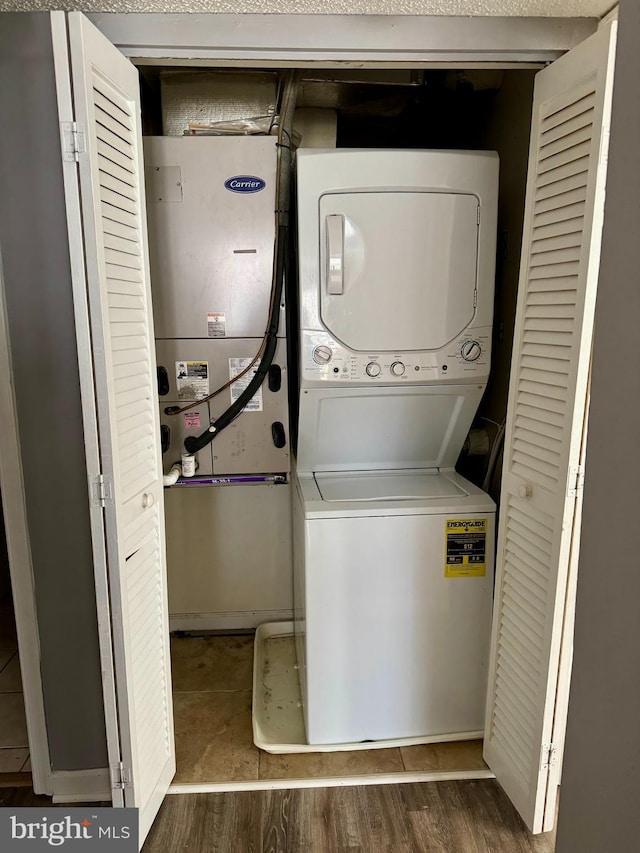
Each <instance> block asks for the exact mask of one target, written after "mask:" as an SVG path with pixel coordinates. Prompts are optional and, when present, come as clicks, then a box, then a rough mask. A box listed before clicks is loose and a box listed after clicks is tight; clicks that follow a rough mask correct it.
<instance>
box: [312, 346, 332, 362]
mask: <svg viewBox="0 0 640 853" xmlns="http://www.w3.org/2000/svg"><path fill="white" fill-rule="evenodd" d="M331 355H332V353H331V348H330V347H325V346H319V347H316V348H315V349H314V351H313V360H314V361H315V363H316V364H329V362H330V361H331Z"/></svg>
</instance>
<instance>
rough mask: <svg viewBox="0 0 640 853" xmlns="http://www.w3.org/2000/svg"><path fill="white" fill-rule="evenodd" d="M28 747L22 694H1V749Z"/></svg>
mask: <svg viewBox="0 0 640 853" xmlns="http://www.w3.org/2000/svg"><path fill="white" fill-rule="evenodd" d="M28 746H29V740H28V738H27V723H26V720H25V716H24V700H23V698H22V693H0V748H3V747H11V748H13V749H16V748H19V747H28Z"/></svg>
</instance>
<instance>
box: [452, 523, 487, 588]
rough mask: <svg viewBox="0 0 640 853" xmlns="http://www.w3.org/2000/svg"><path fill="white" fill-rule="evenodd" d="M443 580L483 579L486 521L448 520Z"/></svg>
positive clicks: (485, 551) (485, 571)
mask: <svg viewBox="0 0 640 853" xmlns="http://www.w3.org/2000/svg"><path fill="white" fill-rule="evenodd" d="M446 525H447V526H446V530H445V556H444V559H445V563H444V576H445V578H483V577H485V575H486V574H487V526H488V522H487V519H486V518H448V519H447V522H446Z"/></svg>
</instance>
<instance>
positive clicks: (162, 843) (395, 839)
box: [0, 779, 555, 853]
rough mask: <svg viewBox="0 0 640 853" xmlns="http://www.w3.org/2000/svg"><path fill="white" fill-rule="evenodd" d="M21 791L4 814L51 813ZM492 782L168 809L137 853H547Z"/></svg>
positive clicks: (229, 800)
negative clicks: (22, 810) (23, 810)
mask: <svg viewBox="0 0 640 853" xmlns="http://www.w3.org/2000/svg"><path fill="white" fill-rule="evenodd" d="M50 804H51V801H50V800H49V799H48V798H47V797H36V796H35V795H34V794H33V792H32V791H31V790H29V789H27V788H5V789H2V790H0V807H3V806H5V807H6V806H8V807H11V806H37V805H50ZM554 846H555V838H554V834H553V833H547V834H545V835H538V836H532V835H530V834H529V832H528V831H527V829H526V828H525V827H524V826H523V824H522V821H521V820H520V818H519V817H518V815H517V814H516V812H515V810H514V808H513V806H512V805H511V803H510V802H509V800H508V799H507V797H506V796H505V794H504V793H503V792H502V789H501V788H500V786H499V785H498V784H497V782H495V781H493V780H491V779H487V780H479V781H469V782H423V783H407V784H403V785H371V786H361V787H342V788H299V789H295V790H283V791H250V792H233V793H226V794H180V795H172V796H169V797H167V798H166V799H165V801H164V804H163V806H162V808H161V809H160V813H159V814H158V817H157V818H156V821H155V823H154V825H153V827H152V829H151V832H150V834H149V837H148V839H147V842H146V844H145V845H144V851H143V853H167V851H171V853H173V851H183V850H184V851H188V853H553V850H554Z"/></svg>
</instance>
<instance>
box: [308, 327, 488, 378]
mask: <svg viewBox="0 0 640 853" xmlns="http://www.w3.org/2000/svg"><path fill="white" fill-rule="evenodd" d="M301 344H302V360H301V361H302V381H303V382H308V383H316V382H320V383H322V385H327V384H335V385H344V384H346V383H355V384H358V385H370V384H373V385H396V384H406V385H414V384H420V385H422V384H425V383H429V384H431V383H436V382H437V383H442V382H448V381H451V382H460V381H463V382H467V381H471V382H476V381H477V382H484V381H486V379H487V377H488V375H489V367H490V361H491V327H490V326H485V327H480V328H473V329H467V330H466V331H465V333H464V334H463V335H461V336H460V337H459V338H456V339H455V340H454V341H452V342H451V343H450V344H448V345H447V346H445V347H443V348H442V349H440V350H438V351H436V352H384V353H379V352H367V353H363V352H354V351H353V350H350V349H348V348H347V347H345V346H344V345H343V344H341V343H340V342H339V341H337V340H336V339H335V338H334V337H332V336H331V335H330V334H329V333H328V332H317V331H303V332H302V336H301Z"/></svg>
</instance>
